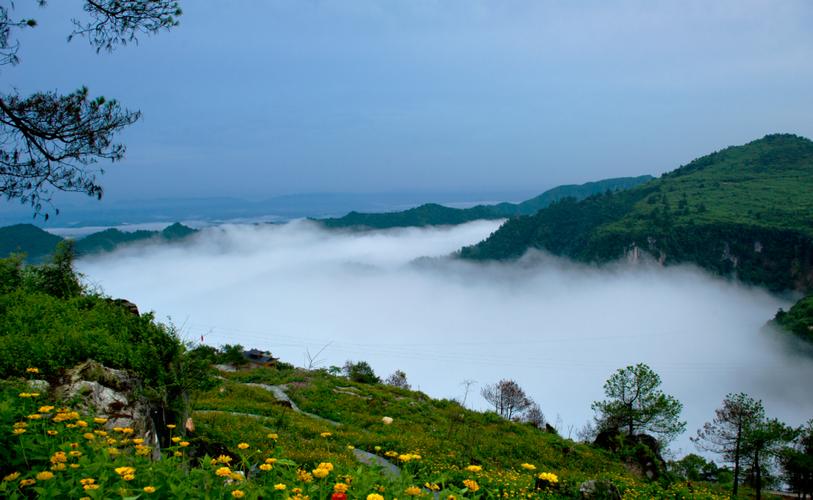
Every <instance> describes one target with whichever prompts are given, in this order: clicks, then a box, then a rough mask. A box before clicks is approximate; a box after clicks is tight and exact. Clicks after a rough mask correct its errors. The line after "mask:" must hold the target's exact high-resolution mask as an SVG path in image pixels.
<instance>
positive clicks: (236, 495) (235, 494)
mask: <svg viewBox="0 0 813 500" xmlns="http://www.w3.org/2000/svg"><path fill="white" fill-rule="evenodd" d="M231 496H233V497H234V498H243V497H244V496H246V494H245V493H243V492H242V491H240V490H234V491H232V492H231Z"/></svg>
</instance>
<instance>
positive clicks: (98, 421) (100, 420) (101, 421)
mask: <svg viewBox="0 0 813 500" xmlns="http://www.w3.org/2000/svg"><path fill="white" fill-rule="evenodd" d="M93 422H94V423H96V424H106V423H107V419H106V418H102V417H96V418H94V419H93Z"/></svg>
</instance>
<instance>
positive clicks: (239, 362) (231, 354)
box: [220, 344, 248, 367]
mask: <svg viewBox="0 0 813 500" xmlns="http://www.w3.org/2000/svg"><path fill="white" fill-rule="evenodd" d="M244 350H245V349H244V348H243V346H242V345H240V344H234V345H231V344H226V345H223V346H221V347H220V353H221V354H220V362H221V363H225V364H227V365H232V366H235V367H239V366H243V365H245V364H247V363H248V360H247V359H246V357H245V356H243V351H244Z"/></svg>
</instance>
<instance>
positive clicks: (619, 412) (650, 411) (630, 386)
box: [592, 363, 686, 441]
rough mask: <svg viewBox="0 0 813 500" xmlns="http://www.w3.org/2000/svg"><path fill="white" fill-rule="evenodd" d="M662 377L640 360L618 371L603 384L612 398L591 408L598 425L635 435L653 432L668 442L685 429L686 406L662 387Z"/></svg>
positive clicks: (597, 402) (598, 402) (608, 395)
mask: <svg viewBox="0 0 813 500" xmlns="http://www.w3.org/2000/svg"><path fill="white" fill-rule="evenodd" d="M660 385H661V378H660V376H659V375H658V374H657V373H655V372H654V371H652V369H651V368H650V367H649V366H647V365H645V364H643V363H639V364H637V365H635V366H627V367H626V368H621V369H619V370H618V371H616V372H615V373H614V374H613V375H612V376H611V377H610V378H609V379H608V380H607V382H606V383H605V384H604V394H605V395H606V396H607V397H608V398H609V399H607V400H604V401H596V402H594V403H593V405H592V408H593V410H594V411H596V412H597V413H598V415H597V416H596V422H597V423H598V426H599V428H603V429H608V428H615V429H618V430H622V431H625V432H626V433H627V434H628V435H630V436H633V435H635V434H636V433H639V432H652V433H655V434H658V435H660V436H661V437H662V438H663V439H666V440H667V441H668V440H670V439H672V438H673V437H674V436H676V435H677V434H680V433H681V432H683V431H684V430H685V429H686V422H683V421H681V420H680V412H681V411H682V410H683V405H682V404H681V403H680V401H678V400H677V399H675V398H673V397H672V396H669V395H666V394H664V393H663V392H662V391H661V390H660V389H659V387H660Z"/></svg>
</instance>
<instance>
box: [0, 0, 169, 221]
mask: <svg viewBox="0 0 813 500" xmlns="http://www.w3.org/2000/svg"><path fill="white" fill-rule="evenodd" d="M37 3H38V4H39V5H40V6H44V5H45V4H46V2H45V0H37ZM83 10H84V12H85V18H84V19H82V20H79V19H73V20H72V22H73V31H72V32H71V35H70V36H69V39H70V38H71V37H73V36H80V37H83V38H86V39H87V40H88V41H89V42H90V44H91V45H92V46H93V47H95V48H96V50H97V52H98V51H101V50H102V49H104V50H106V51H112V50H113V49H114V48H115V47H116V46H118V45H124V44H126V43H128V42H134V41H136V40H137V36H138V35H141V34H145V35H149V34H154V33H157V32H158V31H160V30H162V29H169V28H172V27H173V26H176V25H177V24H178V22H177V17H178V16H180V15H181V9H180V7H179V4H178V2H176V1H172V0H150V1H148V2H145V1H143V0H85V1H84V5H83ZM13 11H14V3H13V2H11V1H10V0H5V1H2V0H0V65H6V66H13V65H16V64H18V63H19V62H20V59H19V57H18V55H17V54H18V51H19V49H20V44H19V41H18V40H17V39H16V37H15V35H16V32H17V31H18V30H20V29H30V28H33V27H35V26H36V24H37V23H36V21H34V20H33V19H16V18H14V16H13ZM140 116H141V113H140V112H138V111H130V110H127V109H125V108H122V107H121V106H120V105H119V104H118V103H117V102H116V101H115V100H107V99H105V98H104V97H96V98H92V97H91V96H90V93H89V91H88V89H87V88H84V87H82V88H80V89H79V90H77V91H75V92H72V93H69V94H66V95H62V94H59V93H57V92H53V91H47V92H36V93H34V94H32V95H30V96H22V95H19V94H18V93H16V92H11V93H3V94H0V195H2V196H5V197H6V199H8V200H12V199H18V200H20V201H21V202H23V203H28V204H30V205H31V207H32V208H33V209H34V212H35V214H39V213H42V211H43V203H45V204H51V198H52V195H53V192H54V190H58V191H70V192H80V193H85V194H87V195H89V196H94V197H96V198H101V197H102V186H101V185H100V184H99V183H98V181H97V180H96V174H97V173H103V170H101V169H97V168H95V167H94V165H95V164H97V163H98V162H99V161H102V160H106V161H113V162H114V161H118V160H121V159H122V158H123V157H124V153H125V147H124V145H122V144H118V143H116V142H115V141H114V137H115V135H116V134H117V133H118V132H119V131H121V130H122V129H123V128H125V127H127V126H128V125H131V124H133V123H134V122H136V121H137V120H138V119H139V118H140ZM57 212H58V211H57ZM44 215H45V218H46V219H47V218H48V215H49V214H48V212H47V211H46V212H45V213H44Z"/></svg>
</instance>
